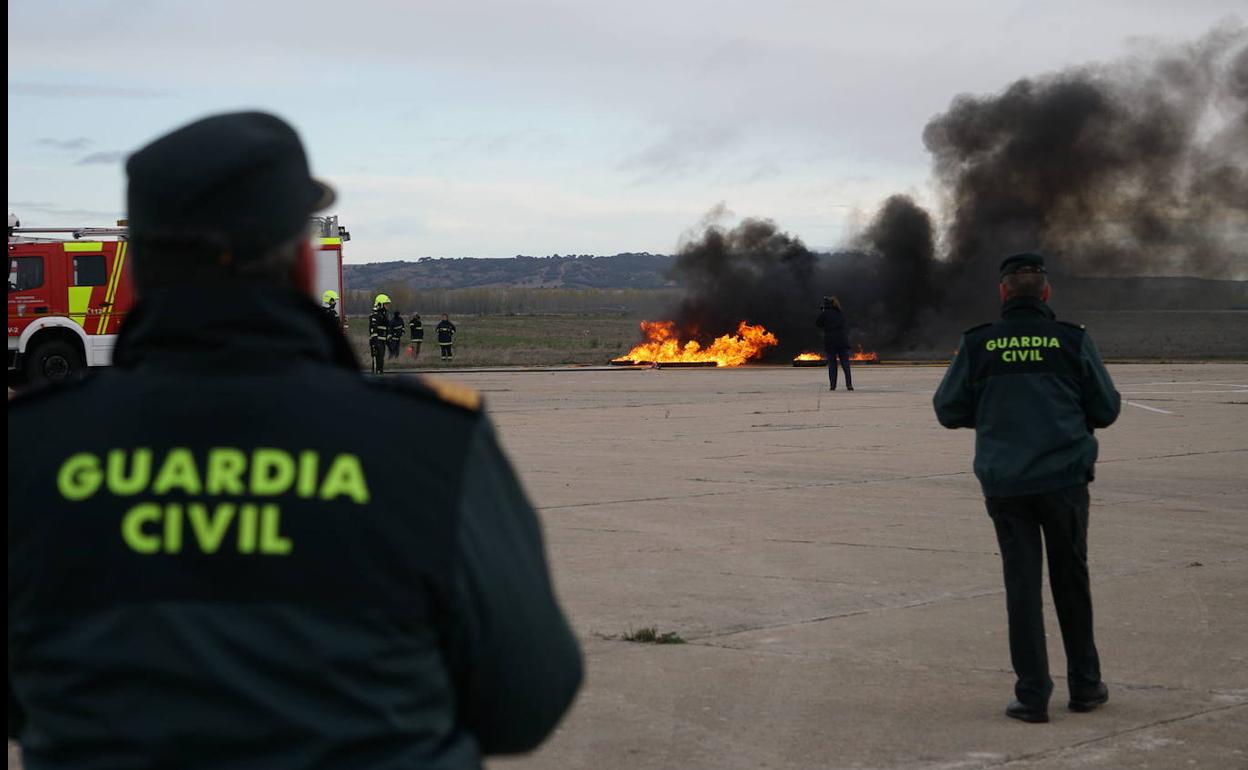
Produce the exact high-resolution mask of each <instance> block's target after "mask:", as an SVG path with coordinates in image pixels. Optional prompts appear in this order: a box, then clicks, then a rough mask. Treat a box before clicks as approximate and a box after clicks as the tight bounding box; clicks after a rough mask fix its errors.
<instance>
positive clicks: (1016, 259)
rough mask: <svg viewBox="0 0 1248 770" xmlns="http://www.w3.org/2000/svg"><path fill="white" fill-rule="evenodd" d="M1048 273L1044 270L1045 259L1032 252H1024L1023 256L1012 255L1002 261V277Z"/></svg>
mask: <svg viewBox="0 0 1248 770" xmlns="http://www.w3.org/2000/svg"><path fill="white" fill-rule="evenodd" d="M1044 272H1048V271H1046V270H1045V269H1044V257H1042V256H1040V255H1039V254H1033V253H1031V252H1023V253H1022V254H1011V255H1010V256H1008V257H1006V258H1005V259H1003V260H1001V276H1002V277H1005V276H1007V275H1009V274H1010V273H1044Z"/></svg>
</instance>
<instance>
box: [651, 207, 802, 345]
mask: <svg viewBox="0 0 1248 770" xmlns="http://www.w3.org/2000/svg"><path fill="white" fill-rule="evenodd" d="M815 263H816V257H815V255H814V254H813V253H812V252H811V251H810V250H809V249H807V248H806V246H805V245H803V244H802V242H801V241H800V240H799V239H797V238H794V237H792V236H790V235H788V234H786V233H781V232H779V231H778V230H777V229H776V225H775V223H774V222H772V221H770V220H761V219H746V220H745V221H744V222H742V223H741V224H739V225H737V226H736V227H735V228H733V229H732V230H724V229H723V228H722V227H719V226H718V225H710V226H708V227H707V228H706V231H705V232H704V233H703V234H702V236H701V237H700V238H698V239H697V240H695V241H692V242H690V243H689V244H687V245H686V246H685V247H684V248H683V249H682V250H681V252H680V254H679V255H678V256H677V258H676V265H675V267H673V269H672V275H673V277H674V278H676V280H678V281H680V282H681V284H682V285H683V286H684V289H685V298H684V299H683V300H682V301H681V303H680V306H679V308H678V309H677V311H676V313H675V320H676V323H677V327H678V328H680V329H681V330H682V332H684V333H685V334H687V335H689V336H690V337H692V338H694V339H698V340H700V341H702V342H709V341H710V340H711V339H713V338H714V337H717V336H719V335H721V334H725V333H729V332H734V333H735V331H736V328H737V323H738V322H739V321H749V322H750V323H762V324H763V325H764V326H766V327H767V330H768V331H770V332H772V333H773V334H775V335H776V336H777V337H778V338H779V339H780V344H781V346H782V349H781V351H780V352H782V353H789V354H791V353H792V352H797V351H794V350H792V348H793V346H794V345H799V346H800V340H802V339H804V338H808V337H810V336H811V334H810V329H811V323H812V320H811V319H812V318H813V316H812V315H811V312H812V311H811V308H812V307H814V306H815V298H817V297H818V291H819V290H818V287H817V286H816V285H815V281H814V278H815ZM812 292H814V294H813V295H812ZM795 300H796V301H795Z"/></svg>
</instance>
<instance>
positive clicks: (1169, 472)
mask: <svg viewBox="0 0 1248 770" xmlns="http://www.w3.org/2000/svg"><path fill="white" fill-rule="evenodd" d="M1111 372H1112V374H1113V376H1114V378H1115V381H1116V383H1117V385H1118V387H1119V390H1120V391H1121V392H1122V394H1123V400H1124V402H1125V403H1124V405H1123V410H1122V416H1121V417H1120V418H1119V421H1118V423H1117V424H1115V425H1114V426H1113V427H1111V428H1109V429H1107V430H1104V431H1100V432H1098V438H1099V439H1100V442H1101V461H1100V464H1099V466H1098V477H1097V480H1096V482H1095V483H1094V484H1093V485H1092V499H1093V503H1092V514H1091V526H1090V534H1089V541H1090V567H1091V572H1092V579H1093V597H1094V606H1095V613H1096V633H1097V639H1098V644H1099V647H1100V652H1101V658H1102V661H1103V668H1104V675H1105V678H1106V681H1107V682H1108V684H1109V687H1110V689H1111V700H1110V702H1109V704H1108V705H1107V706H1105V707H1104V708H1102V709H1100V710H1098V711H1095V712H1093V713H1090V714H1075V713H1071V712H1069V711H1067V710H1066V708H1065V703H1066V680H1065V677H1064V672H1065V662H1064V657H1063V652H1062V646H1061V637H1060V634H1059V632H1058V627H1057V622H1056V618H1055V616H1054V615H1053V614H1052V611H1051V602H1049V601H1047V599H1046V603H1047V604H1049V605H1050V607H1049V608H1048V619H1047V628H1048V632H1049V655H1050V666H1051V668H1052V670H1053V673H1054V680H1055V692H1054V697H1053V701H1052V703H1051V707H1050V713H1051V716H1052V720H1053V721H1052V722H1050V723H1049V724H1041V725H1030V724H1023V723H1020V722H1016V721H1014V720H1011V719H1007V718H1006V717H1005V716H1004V714H1003V711H1004V708H1005V705H1006V703H1007V702H1008V701H1009V700H1010V698H1011V697H1012V688H1013V673H1012V671H1011V669H1010V662H1009V651H1008V648H1007V636H1006V618H1005V603H1004V592H1003V587H1002V578H1001V565H1000V557H999V555H998V553H997V544H996V540H995V537H994V535H993V529H992V525H991V522H990V520H989V519H988V517H987V514H986V513H985V511H984V505H983V499H982V496H981V493H980V489H979V486H978V484H977V483H976V481H975V478H974V476H973V474H972V473H971V454H972V449H973V443H974V434H973V432H971V431H966V430H961V431H949V430H946V429H944V428H942V427H940V426H939V424H937V423H936V421H935V418H934V416H933V414H932V408H931V395H932V393H933V391H934V390H935V388H936V385H937V384H938V382H939V380H940V377H941V375H942V374H943V368H921V367H905V368H895V367H884V366H879V367H869V366H862V367H858V368H857V369H856V370H855V371H854V384H855V386H856V388H857V390H856V391H855V392H853V393H849V392H845V391H843V390H840V391H837V392H834V393H833V392H828V390H827V381H826V374H825V371H824V370H821V369H796V368H786V367H776V368H764V367H747V368H742V369H735V370H658V371H655V370H641V371H616V372H609V371H608V372H576V373H559V372H549V373H515V374H507V373H498V372H492V373H456V375H455V378H456V379H457V380H459V381H462V382H464V383H466V384H468V385H471V386H474V387H477V388H479V389H481V390H482V391H484V393H485V396H486V399H487V404H488V405H489V408H490V410H491V412H492V413H493V415H494V418H495V420H496V422H497V424H498V426H499V430H500V434H501V436H502V439H503V441H504V443H505V445H506V446H507V448H508V450H509V451H510V453H511V455H512V456H513V458H514V459H515V461H516V464H517V466H518V467H519V469H520V472H521V475H522V477H523V479H524V481H525V484H526V486H527V488H528V490H529V492H530V494H531V495H532V497H533V499H534V500H535V502H536V504H537V505H538V506H539V508H540V510H541V515H542V518H543V522H544V525H545V531H546V538H547V546H548V549H549V552H550V557H551V561H552V569H553V571H554V575H555V579H556V582H557V584H558V588H559V593H560V596H561V598H562V601H563V602H564V605H565V607H566V608H567V610H568V612H569V614H570V615H571V618H572V621H573V623H574V625H575V627H576V629H577V631H578V634H579V636H580V637H581V639H582V640H583V643H584V646H585V651H586V655H587V680H586V684H585V687H584V690H583V691H582V693H581V695H580V697H579V699H578V702H577V703H576V704H575V706H574V708H573V710H572V712H571V713H570V715H569V716H568V718H567V719H566V720H565V721H564V723H563V724H562V725H561V726H560V728H559V729H558V731H557V733H556V734H555V735H554V736H553V737H552V738H551V740H549V741H548V742H547V743H546V744H545V745H544V746H543V747H542V748H541V749H539V750H538V751H537V752H535V753H533V754H531V755H529V756H527V757H522V758H515V759H500V760H494V761H492V762H491V767H494V768H498V769H500V770H501V769H502V768H512V769H517V770H518V769H519V768H556V767H558V768H565V767H567V768H571V767H592V768H594V769H595V770H615V769H616V768H619V769H620V770H640V769H641V768H764V767H765V768H927V769H929V770H935V769H936V768H979V767H985V768H986V767H1001V766H1009V767H1020V768H1022V767H1025V768H1059V767H1061V768H1064V767H1071V766H1078V767H1100V768H1121V767H1155V768H1175V767H1201V768H1243V767H1248V729H1245V726H1248V366H1246V365H1243V364H1184V365H1174V366H1171V365H1166V366H1161V365H1121V366H1114V367H1111ZM842 387H843V384H842ZM644 627H655V628H657V630H658V631H659V632H660V633H664V632H673V633H676V634H678V635H679V636H681V637H682V638H683V639H684V640H685V641H686V643H685V644H683V645H654V644H639V643H632V642H627V641H623V640H622V639H621V637H622V635H624V634H626V633H627V632H629V631H630V630H631V631H635V630H637V629H639V628H644Z"/></svg>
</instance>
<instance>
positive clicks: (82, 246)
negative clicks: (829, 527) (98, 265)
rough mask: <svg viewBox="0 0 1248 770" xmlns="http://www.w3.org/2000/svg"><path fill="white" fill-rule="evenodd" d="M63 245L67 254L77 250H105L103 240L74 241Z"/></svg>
mask: <svg viewBox="0 0 1248 770" xmlns="http://www.w3.org/2000/svg"><path fill="white" fill-rule="evenodd" d="M62 245H63V246H64V247H65V253H66V254H70V253H72V252H75V251H103V250H104V243H103V242H102V241H97V242H79V241H74V242H73V243H65V244H62Z"/></svg>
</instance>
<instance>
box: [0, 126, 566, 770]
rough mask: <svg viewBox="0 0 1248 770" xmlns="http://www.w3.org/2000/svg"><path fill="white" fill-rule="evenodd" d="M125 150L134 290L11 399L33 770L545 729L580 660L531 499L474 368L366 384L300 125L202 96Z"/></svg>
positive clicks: (21, 675)
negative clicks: (80, 359)
mask: <svg viewBox="0 0 1248 770" xmlns="http://www.w3.org/2000/svg"><path fill="white" fill-rule="evenodd" d="M127 170H128V172H129V177H130V188H129V213H130V221H131V228H132V235H133V240H132V249H133V251H132V254H133V259H134V262H133V264H134V268H135V274H134V277H135V281H136V285H137V287H138V289H139V291H140V294H141V296H140V301H139V304H138V305H137V306H136V307H135V308H134V312H133V313H132V315H131V316H130V317H129V318H128V319H127V320H126V323H125V326H124V327H123V329H122V332H121V337H120V339H119V341H118V343H117V349H116V353H115V361H114V363H115V364H116V366H114V367H113V368H111V369H108V370H106V371H104V372H102V373H100V374H98V375H94V376H91V377H89V378H87V379H86V380H85V381H83V382H80V383H77V384H74V385H68V386H64V387H61V388H57V389H52V390H48V391H44V392H39V393H32V394H29V395H27V396H25V397H20V398H18V399H17V400H15V401H13V402H11V403H10V406H9V477H8V478H9V485H8V488H9V491H8V495H9V498H8V503H9V528H8V539H9V622H8V645H9V669H8V677H9V679H8V685H9V722H8V724H9V736H10V737H15V738H16V739H17V740H19V741H20V742H21V744H22V750H23V761H24V764H25V767H26V768H27V770H38V769H39V768H62V767H84V766H90V767H154V766H161V767H195V768H198V767H204V768H256V767H275V768H294V767H343V768H370V767H386V768H392V767H408V768H471V767H478V766H480V764H481V756H482V754H491V753H506V752H517V751H524V750H527V749H531V748H533V747H534V746H536V745H537V744H538V743H539V742H541V740H542V739H543V738H544V737H545V736H546V735H547V734H548V733H549V732H550V731H551V729H552V728H553V727H554V725H555V723H556V722H557V720H558V719H559V717H560V715H561V714H563V712H564V711H565V710H566V709H567V707H568V704H569V702H570V701H571V699H572V696H573V694H574V693H575V691H576V689H577V686H578V683H579V681H580V677H581V660H580V654H579V650H578V648H577V644H576V641H575V639H574V638H573V636H572V634H571V632H570V630H569V628H568V625H567V623H566V622H565V620H564V618H563V615H562V614H561V612H560V610H559V607H558V605H557V604H556V601H555V597H554V595H553V593H552V590H551V584H550V578H549V575H548V573H547V566H546V560H545V556H544V554H543V545H542V536H541V532H540V528H539V525H538V521H537V517H536V515H535V514H534V511H533V509H532V507H531V506H530V505H529V502H528V501H527V499H526V498H525V495H524V492H523V491H522V490H521V488H520V484H519V482H518V481H517V479H516V476H515V474H514V472H513V471H512V468H511V465H510V464H509V463H508V461H507V459H506V458H505V457H504V456H503V454H502V452H501V450H500V449H499V445H498V443H497V441H496V439H495V436H494V432H493V429H492V427H491V424H490V420H489V419H488V418H487V417H486V416H485V415H484V414H483V413H482V411H481V409H480V403H479V398H478V396H477V395H476V394H475V393H474V392H472V391H468V390H466V389H462V388H455V387H452V386H447V385H438V384H434V383H431V382H422V381H418V380H415V379H410V380H404V381H402V382H398V381H392V382H379V381H369V380H366V379H365V378H364V377H363V376H362V375H361V374H360V373H359V372H358V370H357V364H356V361H355V360H354V357H353V355H352V354H351V351H350V348H349V346H348V344H347V342H346V340H345V338H344V337H343V336H342V334H341V332H340V331H339V330H338V329H336V328H335V327H334V326H333V325H332V324H331V323H329V321H328V319H327V318H326V316H325V314H324V313H323V312H322V311H321V310H320V309H318V307H317V305H316V303H315V302H314V301H313V300H312V299H311V298H309V297H308V296H306V294H303V293H300V292H298V291H296V286H298V285H300V283H301V282H302V281H303V280H304V276H305V275H310V274H311V273H310V272H308V271H306V266H307V265H310V260H311V251H310V248H309V246H308V242H307V239H306V237H305V235H304V233H305V232H306V221H307V216H308V215H309V214H310V213H311V212H313V211H314V210H317V209H319V208H322V207H324V206H325V205H326V204H327V203H328V202H329V201H330V200H332V194H331V193H329V190H328V188H325V187H324V186H322V185H320V184H318V183H316V182H314V181H313V180H312V179H311V177H309V176H308V172H307V165H306V161H305V160H304V155H303V150H302V147H301V146H300V144H299V141H298V138H297V137H296V135H295V134H294V132H293V131H292V130H291V129H290V128H289V126H287V125H286V124H285V123H282V122H281V121H279V120H278V119H276V118H273V117H271V116H267V115H262V114H257V113H247V114H235V115H224V116H218V117H214V118H209V119H207V120H204V121H201V122H198V123H195V124H192V125H190V126H187V127H185V128H183V129H181V130H179V131H177V132H175V133H173V134H170V135H169V136H166V137H164V138H163V139H160V140H158V141H157V142H155V143H154V144H152V145H150V146H148V147H147V148H145V149H143V150H141V151H139V152H138V153H136V154H135V155H133V156H132V157H131V158H130V160H129V163H128V164H127ZM256 212H264V216H263V217H262V218H252V217H253V215H254V214H255V213H256ZM223 297H224V298H227V301H222V299H223ZM84 415H89V416H90V419H83V416H84ZM378 415H385V419H386V426H387V428H386V430H384V431H380V432H379V431H378V429H377V425H378ZM40 435H43V436H47V435H55V436H62V437H65V438H66V440H64V441H59V440H58V441H32V440H31V437H32V436H40ZM421 436H425V437H436V441H434V440H425V441H420V440H415V441H413V440H412V439H413V437H417V438H419V437H421ZM420 447H429V449H421V448H420ZM396 463H398V465H396ZM396 468H402V469H403V471H404V472H403V473H394V471H395V470H396ZM409 471H415V472H409ZM413 485H414V486H413Z"/></svg>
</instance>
